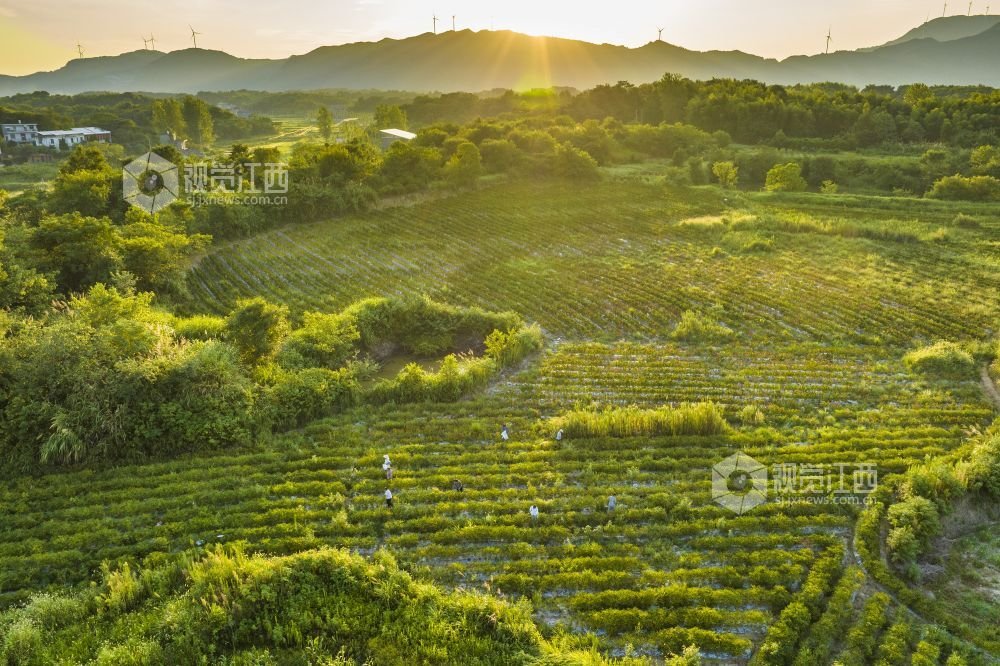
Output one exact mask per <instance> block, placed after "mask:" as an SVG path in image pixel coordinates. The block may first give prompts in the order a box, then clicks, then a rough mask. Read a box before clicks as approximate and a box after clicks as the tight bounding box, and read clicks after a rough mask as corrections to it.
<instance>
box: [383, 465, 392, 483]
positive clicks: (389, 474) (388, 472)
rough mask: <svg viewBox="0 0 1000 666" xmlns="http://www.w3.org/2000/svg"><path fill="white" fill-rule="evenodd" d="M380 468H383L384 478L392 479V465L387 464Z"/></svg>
mask: <svg viewBox="0 0 1000 666" xmlns="http://www.w3.org/2000/svg"><path fill="white" fill-rule="evenodd" d="M382 469H384V470H385V480H386V481H392V465H389V466H388V467H383V468H382Z"/></svg>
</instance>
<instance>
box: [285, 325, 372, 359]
mask: <svg viewBox="0 0 1000 666" xmlns="http://www.w3.org/2000/svg"><path fill="white" fill-rule="evenodd" d="M360 339H361V334H360V333H359V332H358V328H357V325H356V323H355V321H354V320H353V319H352V318H351V317H348V316H345V315H342V314H323V313H320V312H307V313H305V314H304V315H303V316H302V326H301V327H299V328H297V329H295V331H293V332H292V333H291V335H289V336H288V338H287V339H286V340H285V341H284V344H283V345H282V347H281V351H280V352H279V353H278V358H277V360H278V363H279V364H281V365H282V366H285V367H288V368H329V369H337V368H339V367H341V366H343V365H344V364H345V363H347V361H348V360H350V358H351V357H352V356H354V354H355V353H356V348H357V343H358V342H359V341H360Z"/></svg>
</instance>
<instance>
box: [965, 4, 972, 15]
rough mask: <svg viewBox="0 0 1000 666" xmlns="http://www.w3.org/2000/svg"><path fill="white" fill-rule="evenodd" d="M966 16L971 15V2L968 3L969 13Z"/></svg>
mask: <svg viewBox="0 0 1000 666" xmlns="http://www.w3.org/2000/svg"><path fill="white" fill-rule="evenodd" d="M966 16H972V3H971V2H970V3H969V13H968V14H966Z"/></svg>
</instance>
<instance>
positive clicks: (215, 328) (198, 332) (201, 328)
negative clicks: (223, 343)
mask: <svg viewBox="0 0 1000 666" xmlns="http://www.w3.org/2000/svg"><path fill="white" fill-rule="evenodd" d="M172 326H173V328H174V333H175V334H176V335H177V337H178V338H183V339H185V340H212V339H221V338H222V336H223V335H224V334H225V328H226V320H225V319H223V318H222V317H213V316H212V315H195V316H193V317H183V318H175V319H174V321H173V323H172Z"/></svg>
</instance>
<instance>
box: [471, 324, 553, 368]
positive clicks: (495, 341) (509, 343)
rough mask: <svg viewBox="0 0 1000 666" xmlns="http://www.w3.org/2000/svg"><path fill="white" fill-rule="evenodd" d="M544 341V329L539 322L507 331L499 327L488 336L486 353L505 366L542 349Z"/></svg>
mask: <svg viewBox="0 0 1000 666" xmlns="http://www.w3.org/2000/svg"><path fill="white" fill-rule="evenodd" d="M543 342H544V341H543V337H542V330H541V328H539V327H538V325H537V324H533V325H532V326H528V327H521V328H517V329H510V330H508V331H506V332H504V331H501V330H499V329H497V330H494V331H493V332H492V333H490V334H489V335H487V336H486V341H485V345H486V355H487V356H489V357H490V358H492V359H493V360H494V361H496V362H497V364H498V365H499V366H500V367H501V368H505V367H509V366H512V365H514V364H516V363H518V362H520V361H521V360H523V359H525V358H527V357H528V356H529V355H530V354H532V353H534V352H536V351H538V350H539V349H541V348H542V344H543Z"/></svg>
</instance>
